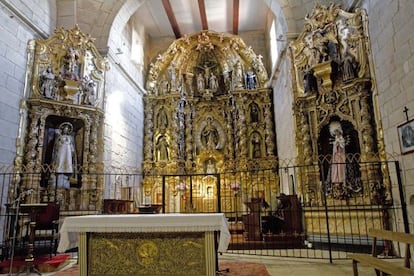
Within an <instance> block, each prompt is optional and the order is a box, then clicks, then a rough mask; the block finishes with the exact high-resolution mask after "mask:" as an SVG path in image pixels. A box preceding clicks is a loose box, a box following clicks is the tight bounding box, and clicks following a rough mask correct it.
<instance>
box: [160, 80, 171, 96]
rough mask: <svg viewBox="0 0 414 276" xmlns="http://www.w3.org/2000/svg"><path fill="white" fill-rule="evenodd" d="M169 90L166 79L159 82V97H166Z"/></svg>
mask: <svg viewBox="0 0 414 276" xmlns="http://www.w3.org/2000/svg"><path fill="white" fill-rule="evenodd" d="M169 89H170V84H169V82H168V81H167V80H166V79H163V80H161V82H160V89H159V91H160V95H166V94H167V93H168V90H169Z"/></svg>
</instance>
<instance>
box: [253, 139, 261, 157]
mask: <svg viewBox="0 0 414 276" xmlns="http://www.w3.org/2000/svg"><path fill="white" fill-rule="evenodd" d="M251 143H252V150H251V153H252V154H251V156H252V158H260V157H262V152H261V149H260V144H261V143H260V137H259V135H258V134H257V133H254V134H253V135H252V140H251Z"/></svg>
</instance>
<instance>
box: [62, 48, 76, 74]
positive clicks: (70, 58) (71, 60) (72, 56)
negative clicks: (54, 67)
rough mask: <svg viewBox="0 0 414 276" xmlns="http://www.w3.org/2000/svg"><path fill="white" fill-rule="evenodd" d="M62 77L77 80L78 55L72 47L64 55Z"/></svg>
mask: <svg viewBox="0 0 414 276" xmlns="http://www.w3.org/2000/svg"><path fill="white" fill-rule="evenodd" d="M63 78H64V79H69V80H75V81H78V80H79V55H78V53H77V52H76V50H75V49H74V48H72V47H71V48H69V50H68V52H67V54H66V56H65V65H64V69H63Z"/></svg>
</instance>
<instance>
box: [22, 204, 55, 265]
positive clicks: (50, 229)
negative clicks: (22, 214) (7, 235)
mask: <svg viewBox="0 0 414 276" xmlns="http://www.w3.org/2000/svg"><path fill="white" fill-rule="evenodd" d="M59 215H60V205H59V204H57V203H53V202H49V203H48V204H47V207H46V209H45V211H44V212H39V213H37V214H36V216H35V222H36V225H35V234H34V252H35V253H39V252H44V251H45V250H46V249H48V252H49V254H50V256H51V257H52V255H56V251H57V246H58V239H59ZM27 229H29V227H27ZM28 236H29V232H27V237H28Z"/></svg>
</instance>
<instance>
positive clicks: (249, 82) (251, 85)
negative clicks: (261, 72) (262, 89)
mask: <svg viewBox="0 0 414 276" xmlns="http://www.w3.org/2000/svg"><path fill="white" fill-rule="evenodd" d="M256 85H257V78H256V74H255V73H254V72H253V70H252V68H251V67H250V68H249V70H247V72H246V87H247V89H249V90H253V89H256Z"/></svg>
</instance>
